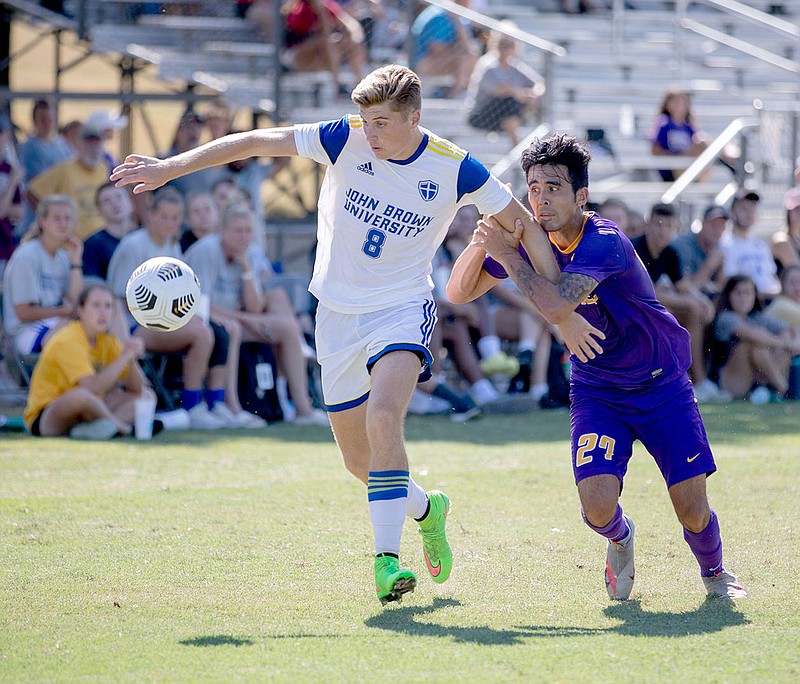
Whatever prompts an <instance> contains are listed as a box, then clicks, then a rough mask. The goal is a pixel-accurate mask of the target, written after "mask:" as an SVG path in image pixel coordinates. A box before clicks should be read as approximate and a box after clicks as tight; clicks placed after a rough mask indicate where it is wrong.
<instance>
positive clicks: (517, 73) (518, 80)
mask: <svg viewBox="0 0 800 684" xmlns="http://www.w3.org/2000/svg"><path fill="white" fill-rule="evenodd" d="M516 54H517V42H516V41H515V40H514V39H513V38H511V37H510V36H506V35H504V34H502V33H500V32H499V31H493V32H492V34H491V36H490V39H489V51H488V52H487V53H486V54H485V55H483V57H481V58H480V59H479V60H478V63H477V64H476V66H475V69H474V71H473V72H472V76H471V78H470V82H469V89H468V92H467V112H468V113H467V123H469V125H470V126H472V127H474V128H479V129H481V130H487V131H503V132H504V133H505V134H506V135H507V136H508V137H509V138H510V139H511V144H512V146H515V145H517V143H519V128H520V126H521V125H522V124H523V122H524V121H525V119H526V118H527V115H530V114H536V113H537V109H538V103H539V98H541V97H542V95H544V79H543V78H542V77H541V76H540V75H539V74H537V73H536V72H535V71H534V70H533V69H531V68H530V67H529V66H528V65H527V64H526V63H525V62H523V61H522V60H520V59H518V58H517V56H516Z"/></svg>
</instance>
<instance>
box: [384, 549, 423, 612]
mask: <svg viewBox="0 0 800 684" xmlns="http://www.w3.org/2000/svg"><path fill="white" fill-rule="evenodd" d="M416 586H417V576H416V575H415V574H414V573H413V572H411V570H402V569H401V568H400V561H398V560H397V558H395V557H394V556H376V557H375V591H376V592H377V594H378V599H379V600H380V602H381V604H382V605H384V606H385V605H386V604H387V603H389V602H391V601H399V600H400V599H401V598H403V594H407V593H409V592H411V591H414V587H416Z"/></svg>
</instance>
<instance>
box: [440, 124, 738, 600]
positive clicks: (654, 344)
mask: <svg viewBox="0 0 800 684" xmlns="http://www.w3.org/2000/svg"><path fill="white" fill-rule="evenodd" d="M589 160H590V156H589V152H588V151H587V149H586V147H585V146H584V145H583V144H582V143H580V142H578V141H577V140H576V139H575V138H573V137H571V136H566V135H560V134H559V135H553V136H551V137H549V138H546V139H544V140H537V141H534V143H533V145H532V146H531V147H530V148H529V149H527V150H526V151H525V152H524V153H523V155H522V168H523V171H524V172H525V177H526V179H527V182H528V188H529V190H528V198H529V201H530V204H531V208H532V209H533V212H534V215H535V217H536V220H537V221H538V222H539V224H540V225H541V226H542V228H544V230H545V231H546V232H547V235H548V237H549V239H550V243H551V246H552V248H553V253H554V254H555V256H556V260H557V261H558V264H559V266H560V267H561V271H562V273H561V277H560V279H559V281H558V283H556V284H553V283H551V282H550V281H548V280H546V279H545V278H542V277H541V276H538V275H537V274H536V273H535V271H534V270H533V268H532V267H531V263H530V261H529V259H528V255H527V254H526V253H525V250H524V248H523V247H522V245H521V244H520V238H521V236H522V232H523V227H522V225H521V224H517V226H516V230H515V231H514V232H511V231H509V230H506V229H504V228H503V226H501V225H500V224H499V223H498V222H497V221H495V220H494V219H492V218H491V217H485V218H484V220H482V221H480V222H479V223H478V227H477V228H476V230H475V232H474V234H473V239H472V242H471V243H470V245H469V246H468V247H467V248H466V249H465V250H464V252H463V253H462V254H461V256H460V257H459V258H458V260H457V261H456V264H455V266H454V268H453V273H452V276H451V279H450V282H449V283H448V286H447V295H448V298H449V299H450V300H451V301H453V302H454V303H463V302H467V301H470V300H472V299H474V298H475V297H478V296H480V295H481V294H483V293H484V292H486V291H487V290H489V289H490V288H491V287H492V286H494V285H495V284H496V283H497V282H498V281H499V279H503V278H507V277H509V276H510V277H511V278H512V279H513V280H514V282H515V283H516V284H517V286H518V287H519V289H520V291H521V292H522V293H523V294H524V295H525V296H527V297H528V298H529V299H530V300H531V301H532V302H533V303H534V304H535V305H536V307H537V308H538V309H539V311H541V312H542V315H543V316H544V317H545V318H546V319H547V320H548V322H550V323H551V324H556V325H557V324H558V323H560V322H561V321H562V320H564V317H566V316H568V315H569V314H570V313H572V312H573V311H577V312H578V313H579V314H580V315H581V316H583V317H584V318H585V319H586V320H587V321H588V322H589V323H590V324H591V325H592V326H594V327H595V328H596V329H598V330H600V331H602V333H603V335H604V336H605V337H604V338H603V337H599V339H603V340H604V341H603V342H602V345H601V344H600V343H599V342H598V345H597V346H596V349H595V351H596V352H597V353H595V352H594V351H591V350H590V351H589V352H588V353H586V354H582V353H577V354H575V355H574V356H575V358H576V359H577V360H578V361H580V362H581V363H574V364H573V366H572V379H571V391H570V395H571V400H572V402H571V408H570V415H571V434H572V464H573V472H574V475H575V482H576V484H577V487H578V494H579V496H580V501H581V514H582V516H583V519H584V521H585V522H586V524H587V525H588V526H589V527H590V528H591V529H593V530H594V531H595V532H597V533H598V534H600V535H602V536H603V537H605V538H606V539H608V548H607V554H606V570H605V580H606V587H607V589H608V594H609V596H610V597H611V598H612V599H622V600H624V599H627V598H628V597H629V596H630V593H631V589H632V588H633V578H634V562H633V540H634V534H635V528H634V524H633V521H632V520H631V519H630V518H629V517H628V516H626V515H624V514H623V511H622V507H621V506H620V504H619V496H620V493H621V491H622V484H623V479H624V477H625V472H626V470H627V466H628V461H629V459H630V457H631V455H632V448H633V442H634V440H635V439H639V440H640V441H641V442H642V444H644V446H645V448H647V450H648V451H649V452H650V453H651V454H652V455H653V457H654V458H655V460H656V463H657V464H658V467H659V469H660V470H661V473H662V475H663V477H664V480H665V481H666V484H667V488H668V490H669V495H670V498H671V500H672V505H673V507H674V508H675V513H676V514H677V516H678V520H679V521H680V523H681V525H683V528H684V530H683V534H684V538H685V539H686V542H687V543H688V544H689V548H690V549H691V550H692V553H694V555H695V557H696V558H697V562H698V563H699V565H700V574H701V576H702V578H703V582H704V584H705V587H706V590H707V591H708V593H709V594H712V595H719V596H723V597H727V598H729V599H736V598H746V597H747V592H746V591H745V589H744V588H743V587H742V586H741V585H740V584H739V582H738V581H737V579H736V577H735V576H734V575H733V574H732V573H730V572H728V571H727V570H725V568H724V566H723V563H722V541H721V538H720V529H719V522H718V521H717V516H716V514H715V513H714V511H713V510H711V508H710V507H709V504H708V499H707V497H706V478H707V477H708V476H709V475H710V474H711V473H713V472H714V471H715V470H716V466H715V464H714V458H713V456H712V454H711V448H710V446H709V444H708V438H707V436H706V432H705V428H704V426H703V421H702V419H701V417H700V413H699V411H698V408H697V403H696V401H695V399H694V396H693V394H692V385H691V382H690V380H689V378H688V375H687V370H688V368H689V364H690V362H691V354H690V348H689V334H688V332H687V331H686V330H684V329H683V328H682V327H681V326H680V325H679V324H678V322H677V321H676V320H675V318H674V317H673V316H672V314H670V313H669V312H668V311H667V310H666V309H665V308H664V307H663V306H662V305H661V304H659V302H658V300H657V299H656V295H655V291H654V289H653V284H652V281H651V280H650V277H649V276H648V274H647V271H646V270H645V268H644V265H643V264H642V262H641V260H640V259H639V258H638V257H637V255H636V252H635V250H634V249H633V246H632V245H631V242H630V240H629V239H628V238H627V237H626V236H625V235H624V234H623V233H622V231H620V230H619V229H618V228H617V226H616V225H615V224H614V223H612V222H611V221H607V220H606V219H603V218H601V217H600V216H598V215H597V214H595V213H594V212H586V211H584V205H585V204H586V201H587V199H588V195H589V190H588V183H589V180H588V178H589V177H588V165H589ZM490 254H491V256H489V255H490ZM599 347H602V353H600V350H599Z"/></svg>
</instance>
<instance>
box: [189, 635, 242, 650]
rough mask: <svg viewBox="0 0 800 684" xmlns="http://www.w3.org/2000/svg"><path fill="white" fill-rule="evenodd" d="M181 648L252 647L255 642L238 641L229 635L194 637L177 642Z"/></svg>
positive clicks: (238, 639)
mask: <svg viewBox="0 0 800 684" xmlns="http://www.w3.org/2000/svg"><path fill="white" fill-rule="evenodd" d="M178 643H179V644H180V645H181V646H200V647H205V646H252V645H253V644H254V643H255V642H254V641H253V640H252V639H240V638H239V637H234V636H230V635H229V634H214V635H211V636H201V637H194V638H193V639H183V640H181V641H179V642H178Z"/></svg>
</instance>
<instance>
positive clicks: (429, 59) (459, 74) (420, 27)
mask: <svg viewBox="0 0 800 684" xmlns="http://www.w3.org/2000/svg"><path fill="white" fill-rule="evenodd" d="M456 4H457V5H461V6H462V7H469V6H470V0H456ZM470 27H471V24H470V23H469V22H467V21H464V20H462V19H461V18H460V17H458V16H456V15H453V14H450V12H448V11H447V10H444V9H442V8H440V7H436V6H435V5H428V6H427V7H426V8H425V9H423V10H422V12H420V13H419V15H418V16H417V18H416V19H415V20H414V23H413V24H412V25H411V34H412V35H413V36H414V42H415V53H414V59H413V69H414V71H416V72H417V73H418V74H419V75H420V76H422V77H423V81H424V80H425V79H424V77H425V76H450V77H452V78H453V85H452V87H451V88H450V89H449V91H448V93H447V96H448V97H460V96H461V95H463V94H464V93H465V92H466V90H467V86H468V85H469V79H470V76H472V70H473V69H474V68H475V64H476V62H477V61H478V52H477V50H476V49H475V48H474V47H473V45H472V37H471V35H470V32H471V28H470Z"/></svg>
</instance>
